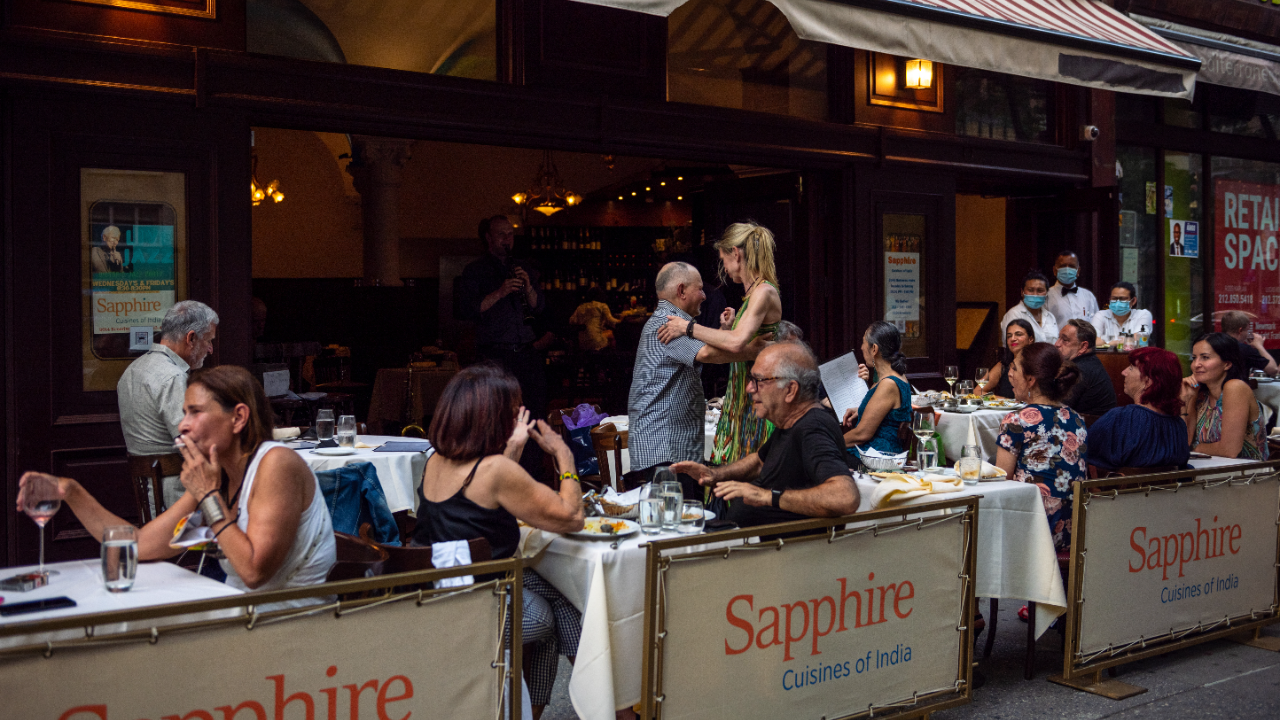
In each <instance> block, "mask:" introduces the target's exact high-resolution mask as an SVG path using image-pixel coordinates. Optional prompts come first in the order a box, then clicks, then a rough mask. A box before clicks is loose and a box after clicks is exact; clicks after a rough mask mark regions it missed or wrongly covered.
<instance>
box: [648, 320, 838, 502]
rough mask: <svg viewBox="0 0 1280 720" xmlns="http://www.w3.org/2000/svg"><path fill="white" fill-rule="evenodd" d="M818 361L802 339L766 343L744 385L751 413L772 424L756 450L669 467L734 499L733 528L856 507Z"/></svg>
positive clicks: (725, 497)
mask: <svg viewBox="0 0 1280 720" xmlns="http://www.w3.org/2000/svg"><path fill="white" fill-rule="evenodd" d="M819 381H820V377H819V375H818V360H817V358H815V357H814V355H813V351H812V350H810V349H809V346H808V345H807V344H805V343H804V342H803V341H796V342H787V343H777V344H774V345H770V346H769V347H767V348H765V349H764V350H762V351H761V352H760V355H759V356H758V357H756V362H755V365H754V366H753V367H752V369H751V375H750V376H749V377H748V380H747V390H748V391H749V392H750V393H751V401H752V405H753V407H754V410H755V413H756V415H757V416H759V417H761V418H763V419H765V420H768V421H770V422H772V423H773V424H774V425H776V426H777V430H775V431H774V433H773V434H772V435H770V436H769V439H768V440H767V441H765V443H764V445H761V446H760V450H759V451H757V452H754V453H752V454H750V455H748V456H746V457H744V458H742V459H741V460H739V461H737V462H735V463H733V464H731V465H725V466H723V467H717V468H709V467H707V466H705V465H702V464H700V463H695V462H678V463H675V464H674V465H672V466H671V469H672V470H674V471H676V472H679V473H685V474H687V475H689V476H691V477H693V478H694V479H696V480H697V481H698V482H699V483H701V484H702V485H706V486H710V487H712V488H713V489H714V492H715V495H716V497H718V498H720V499H722V500H727V501H732V502H730V503H729V507H728V509H727V511H726V515H725V519H727V520H731V521H733V522H735V523H737V524H738V526H739V527H753V526H756V525H768V524H770V523H779V522H789V521H792V520H803V519H806V518H811V517H839V516H841V515H848V514H850V513H853V512H856V511H857V509H858V486H857V485H855V484H854V482H853V478H852V477H851V476H850V475H849V466H848V464H847V463H846V462H845V459H844V437H843V436H842V435H841V433H840V423H838V422H836V419H835V416H834V415H832V414H831V411H829V410H827V409H826V408H824V407H823V406H822V404H821V403H820V402H819V401H818V383H819Z"/></svg>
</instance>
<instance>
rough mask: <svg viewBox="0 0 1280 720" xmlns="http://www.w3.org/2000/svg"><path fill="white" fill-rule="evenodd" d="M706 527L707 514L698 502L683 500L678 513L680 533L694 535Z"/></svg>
mask: <svg viewBox="0 0 1280 720" xmlns="http://www.w3.org/2000/svg"><path fill="white" fill-rule="evenodd" d="M706 525H707V513H706V510H705V509H703V507H702V502H701V501H699V500H685V501H684V503H683V506H682V511H681V513H680V532H682V533H684V534H686V535H694V534H696V533H700V532H702V529H703V528H704V527H706Z"/></svg>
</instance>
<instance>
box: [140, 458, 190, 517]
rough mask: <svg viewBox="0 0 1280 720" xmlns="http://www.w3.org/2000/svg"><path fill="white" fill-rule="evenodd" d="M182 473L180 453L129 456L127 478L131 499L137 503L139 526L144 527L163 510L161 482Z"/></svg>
mask: <svg viewBox="0 0 1280 720" xmlns="http://www.w3.org/2000/svg"><path fill="white" fill-rule="evenodd" d="M181 473H182V453H169V454H167V455H130V456H129V477H130V478H132V479H133V498H134V500H135V501H136V502H137V503H138V517H139V518H140V519H141V522H140V523H139V525H145V524H147V523H149V522H151V520H152V519H153V518H155V516H156V515H158V514H160V512H161V511H163V510H164V490H163V484H164V483H163V480H164V478H165V477H166V476H170V475H179V474H181Z"/></svg>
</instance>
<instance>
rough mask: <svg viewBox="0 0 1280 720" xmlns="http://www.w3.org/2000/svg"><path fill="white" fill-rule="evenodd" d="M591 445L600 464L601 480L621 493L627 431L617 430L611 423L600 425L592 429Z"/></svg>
mask: <svg viewBox="0 0 1280 720" xmlns="http://www.w3.org/2000/svg"><path fill="white" fill-rule="evenodd" d="M591 444H592V446H594V447H595V449H596V459H597V460H598V461H599V462H600V478H601V480H603V482H605V483H607V484H609V485H611V486H613V489H614V491H615V492H622V488H621V487H620V485H621V483H622V451H623V450H626V449H627V431H626V430H619V429H618V428H617V427H615V426H614V424H613V423H602V424H600V425H598V426H596V427H595V428H592V430H591ZM610 459H612V460H613V465H612V467H610V464H609V461H610Z"/></svg>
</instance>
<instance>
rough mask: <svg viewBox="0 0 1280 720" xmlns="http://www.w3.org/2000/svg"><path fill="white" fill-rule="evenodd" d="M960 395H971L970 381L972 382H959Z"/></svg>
mask: <svg viewBox="0 0 1280 720" xmlns="http://www.w3.org/2000/svg"><path fill="white" fill-rule="evenodd" d="M960 394H961V395H972V394H973V381H972V380H961V381H960Z"/></svg>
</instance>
